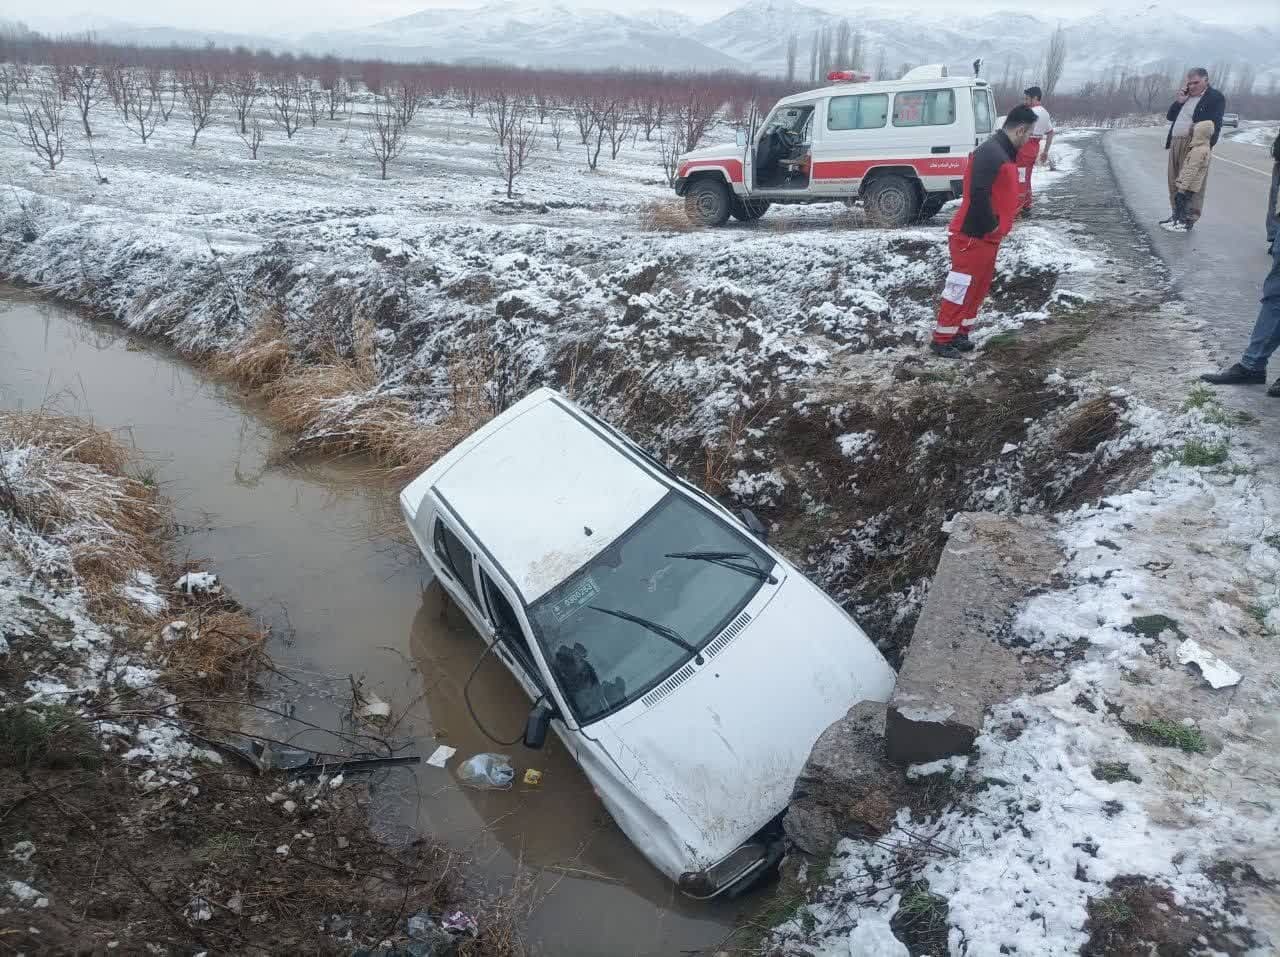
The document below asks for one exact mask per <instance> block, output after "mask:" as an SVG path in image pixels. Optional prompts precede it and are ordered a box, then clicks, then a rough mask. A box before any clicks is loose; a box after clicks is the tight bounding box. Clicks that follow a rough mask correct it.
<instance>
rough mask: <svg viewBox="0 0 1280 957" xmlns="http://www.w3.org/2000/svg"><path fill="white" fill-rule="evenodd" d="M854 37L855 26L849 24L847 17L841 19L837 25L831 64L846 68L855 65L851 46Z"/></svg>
mask: <svg viewBox="0 0 1280 957" xmlns="http://www.w3.org/2000/svg"><path fill="white" fill-rule="evenodd" d="M852 37H853V27H851V26H849V21H848V20H847V19H845V20H841V21H840V23H839V24H837V26H836V35H835V42H834V46H833V48H832V51H831V62H830V64H828V65H829V66H832V67H834V68H836V69H846V70H847V69H851V68H852V67H853V61H852V59H851V56H850V54H851V52H852V47H851V46H850V41H851V39H852Z"/></svg>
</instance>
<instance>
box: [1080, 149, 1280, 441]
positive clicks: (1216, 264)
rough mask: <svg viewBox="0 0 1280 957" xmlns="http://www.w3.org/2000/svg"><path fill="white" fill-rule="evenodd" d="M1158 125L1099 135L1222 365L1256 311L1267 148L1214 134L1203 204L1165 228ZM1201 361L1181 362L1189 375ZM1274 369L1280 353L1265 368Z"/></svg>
mask: <svg viewBox="0 0 1280 957" xmlns="http://www.w3.org/2000/svg"><path fill="white" fill-rule="evenodd" d="M1164 136H1165V129H1164V127H1160V128H1159V129H1151V128H1148V129H1137V130H1113V131H1112V132H1110V133H1108V134H1106V137H1105V138H1104V140H1103V143H1104V146H1105V148H1106V151H1107V155H1108V157H1109V158H1110V160H1111V166H1112V169H1113V170H1114V172H1115V177H1116V180H1117V181H1118V182H1119V184H1120V190H1121V193H1122V194H1123V197H1124V201H1125V203H1126V205H1127V206H1128V207H1129V210H1130V212H1131V213H1132V214H1133V216H1134V218H1135V219H1136V220H1137V221H1138V223H1139V224H1140V225H1141V226H1142V227H1143V228H1144V229H1145V230H1146V232H1147V234H1148V236H1149V237H1150V240H1151V244H1152V246H1153V247H1154V248H1155V251H1156V253H1157V254H1158V255H1159V256H1160V258H1161V259H1162V260H1164V262H1165V264H1166V265H1167V266H1168V267H1169V271H1170V274H1171V278H1172V281H1173V285H1174V288H1175V289H1176V290H1177V291H1178V293H1179V295H1180V296H1181V298H1182V299H1183V300H1184V301H1185V302H1186V304H1187V305H1188V307H1189V308H1190V309H1191V310H1192V311H1193V312H1195V313H1196V314H1197V315H1198V316H1199V317H1200V318H1201V319H1203V320H1204V323H1205V326H1204V336H1205V340H1206V341H1205V343H1204V345H1205V347H1206V348H1207V349H1208V351H1209V352H1210V353H1211V354H1212V356H1213V357H1214V359H1215V360H1216V361H1218V362H1220V363H1221V364H1222V365H1228V364H1230V363H1232V362H1234V361H1236V360H1237V359H1238V358H1239V357H1240V353H1241V352H1242V351H1243V350H1244V347H1245V345H1246V343H1247V342H1248V336H1249V332H1250V330H1251V329H1252V328H1253V322H1254V319H1256V318H1257V315H1258V297H1259V295H1260V294H1261V289H1262V280H1263V277H1264V276H1266V274H1267V270H1268V269H1270V267H1271V257H1270V256H1268V255H1267V251H1266V232H1265V228H1264V226H1263V215H1264V211H1265V209H1266V204H1267V193H1268V190H1269V189H1270V187H1271V156H1270V153H1269V152H1268V151H1267V150H1266V149H1264V148H1262V147H1259V146H1248V145H1244V144H1237V143H1232V142H1230V141H1229V140H1221V141H1220V142H1219V143H1218V145H1217V147H1215V148H1214V151H1213V162H1212V164H1211V165H1210V167H1209V181H1208V187H1207V189H1206V193H1205V203H1204V212H1203V214H1202V216H1201V219H1200V221H1199V222H1198V223H1197V224H1196V228H1195V229H1194V230H1193V231H1192V232H1190V233H1169V232H1166V231H1165V230H1163V229H1161V228H1160V227H1159V226H1158V225H1157V223H1158V222H1159V221H1160V220H1162V219H1164V218H1165V217H1166V216H1168V215H1169V191H1168V186H1167V184H1166V177H1165V164H1166V162H1167V158H1166V154H1165V151H1164ZM1204 371H1208V370H1205V369H1188V370H1187V372H1188V378H1190V377H1192V376H1194V375H1198V374H1199V373H1200V372H1204ZM1269 374H1271V376H1272V378H1273V379H1274V378H1275V377H1276V376H1277V375H1280V355H1277V357H1275V358H1273V360H1272V363H1271V368H1270V370H1269ZM1231 391H1232V392H1233V393H1238V394H1233V395H1232V398H1231V404H1232V405H1236V406H1237V407H1239V408H1243V409H1246V410H1248V411H1251V412H1253V413H1254V414H1255V415H1259V416H1261V415H1264V414H1265V415H1267V417H1268V418H1270V419H1271V420H1272V421H1274V420H1275V418H1276V417H1277V416H1280V400H1277V399H1268V398H1266V397H1265V395H1264V391H1265V390H1264V389H1263V388H1262V387H1261V386H1251V387H1237V388H1235V389H1233V390H1231Z"/></svg>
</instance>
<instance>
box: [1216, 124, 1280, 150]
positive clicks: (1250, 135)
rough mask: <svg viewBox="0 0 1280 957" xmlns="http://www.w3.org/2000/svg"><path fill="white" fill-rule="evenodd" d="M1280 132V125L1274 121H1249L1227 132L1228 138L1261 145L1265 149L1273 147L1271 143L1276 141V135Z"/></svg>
mask: <svg viewBox="0 0 1280 957" xmlns="http://www.w3.org/2000/svg"><path fill="white" fill-rule="evenodd" d="M1278 133H1280V126H1276V124H1274V123H1249V122H1246V123H1245V124H1244V126H1242V127H1241V128H1240V129H1237V130H1231V131H1229V132H1228V133H1227V139H1229V140H1231V142H1233V143H1244V144H1246V145H1248V146H1261V147H1262V148H1263V149H1268V150H1269V149H1271V144H1272V143H1274V142H1275V141H1276V135H1277V134H1278Z"/></svg>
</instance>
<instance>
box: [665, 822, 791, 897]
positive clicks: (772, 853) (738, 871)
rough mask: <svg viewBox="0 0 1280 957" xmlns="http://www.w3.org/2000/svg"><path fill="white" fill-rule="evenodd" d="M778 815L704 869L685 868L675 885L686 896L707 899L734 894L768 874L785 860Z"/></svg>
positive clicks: (733, 895)
mask: <svg viewBox="0 0 1280 957" xmlns="http://www.w3.org/2000/svg"><path fill="white" fill-rule="evenodd" d="M781 822H782V816H781V815H779V816H778V817H777V818H775V819H774V820H773V821H770V822H769V824H768V826H766V827H765V828H763V829H762V830H761V831H759V832H758V833H757V834H756V836H755V837H753V838H752V839H751V840H749V841H747V842H746V843H745V844H743V845H741V846H740V847H738V848H736V849H735V850H733V851H731V852H730V853H729V854H728V855H726V856H725V857H724V858H723V859H722V860H720V861H719V862H717V863H715V864H712V865H711V866H710V867H708V868H706V869H704V870H701V871H686V872H685V873H684V874H681V875H680V880H678V881H677V882H676V886H677V887H679V888H680V892H681V893H682V894H684V895H685V896H686V897H691V898H693V899H694V900H699V901H705V900H711V899H712V898H714V897H719V896H720V895H722V894H725V893H728V894H729V896H730V897H735V896H737V895H738V894H741V893H743V892H744V891H746V890H747V889H748V888H750V887H753V886H754V885H755V884H756V883H757V882H758V881H760V880H761V879H763V878H764V877H765V876H766V875H768V874H769V873H770V872H771V871H772V870H773V869H774V868H776V867H777V866H778V862H779V861H781V860H782V854H783V851H784V850H785V843H784V839H783V836H782V828H781Z"/></svg>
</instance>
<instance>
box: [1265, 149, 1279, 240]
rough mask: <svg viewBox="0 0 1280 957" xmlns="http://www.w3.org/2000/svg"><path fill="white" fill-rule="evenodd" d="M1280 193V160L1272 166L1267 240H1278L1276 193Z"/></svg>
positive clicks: (1268, 201)
mask: <svg viewBox="0 0 1280 957" xmlns="http://www.w3.org/2000/svg"><path fill="white" fill-rule="evenodd" d="M1277 193H1280V160H1277V161H1276V162H1275V165H1273V166H1272V167H1271V197H1270V198H1269V199H1268V200H1267V242H1269V243H1274V242H1275V241H1276V232H1277V230H1278V229H1280V219H1277V218H1276V194H1277Z"/></svg>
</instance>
